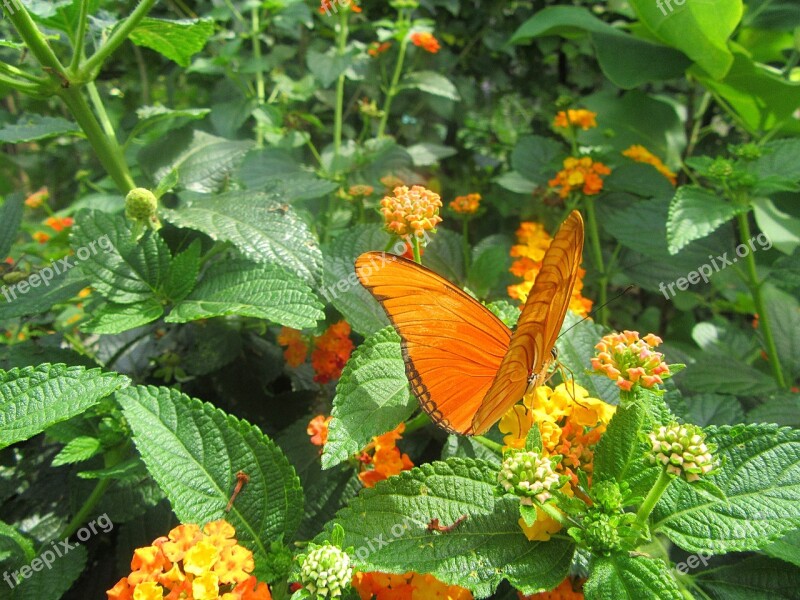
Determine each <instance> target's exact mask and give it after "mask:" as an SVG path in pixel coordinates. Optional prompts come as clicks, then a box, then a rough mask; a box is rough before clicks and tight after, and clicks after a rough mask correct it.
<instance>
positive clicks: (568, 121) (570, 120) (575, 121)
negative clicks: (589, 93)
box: [553, 108, 597, 131]
mask: <svg viewBox="0 0 800 600" xmlns="http://www.w3.org/2000/svg"><path fill="white" fill-rule="evenodd" d="M595 117H597V113H596V112H592V111H590V110H586V109H583V108H578V109H572V108H571V109H569V110H566V111H564V110H562V111H560V112H558V113H557V114H556V118H555V119H554V120H553V127H561V128H563V129H566V128H567V127H580V128H581V129H583V130H584V131H586V130H588V129H591V128H593V127H597V121H596V119H595Z"/></svg>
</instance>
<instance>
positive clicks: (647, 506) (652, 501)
mask: <svg viewBox="0 0 800 600" xmlns="http://www.w3.org/2000/svg"><path fill="white" fill-rule="evenodd" d="M670 483H672V477H670V475H669V474H668V473H667V469H666V468H662V469H661V473H660V474H659V475H658V479H656V482H655V483H654V484H653V487H652V488H651V489H650V491H649V492H648V493H647V497H646V498H645V499H644V502H642V505H641V506H640V507H639V512H637V513H636V523H637V524H638V525H639V526H640V527H644V526H645V524H646V523H647V519H648V517H649V516H650V513H651V512H653V509H654V508H655V506H656V503H658V501H659V500H660V499H661V496H663V495H664V492H666V491H667V488H668V487H669V484H670Z"/></svg>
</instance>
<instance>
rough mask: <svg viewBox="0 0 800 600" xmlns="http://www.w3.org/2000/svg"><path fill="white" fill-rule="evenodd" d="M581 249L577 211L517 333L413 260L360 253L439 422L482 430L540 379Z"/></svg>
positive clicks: (365, 275)
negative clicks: (387, 258)
mask: <svg viewBox="0 0 800 600" xmlns="http://www.w3.org/2000/svg"><path fill="white" fill-rule="evenodd" d="M582 248H583V219H582V218H581V216H580V213H579V212H577V211H573V212H572V213H571V214H570V216H569V217H568V218H567V220H566V221H565V222H564V224H563V225H562V226H561V229H560V230H559V232H558V233H557V234H556V236H555V238H554V239H553V242H552V243H551V246H550V248H549V249H548V250H547V252H546V253H545V256H544V258H543V260H542V268H541V270H540V271H539V274H538V275H537V278H536V280H535V282H534V286H533V288H532V289H531V291H530V294H529V296H528V300H527V301H526V303H525V306H524V307H523V310H522V313H521V314H520V318H519V321H518V323H517V328H516V330H515V331H514V332H513V333H512V332H511V330H510V329H509V328H508V327H506V325H505V324H503V322H502V321H501V320H500V319H499V318H497V317H496V316H495V315H494V314H493V313H492V312H491V311H490V310H489V309H487V308H486V307H484V306H483V305H482V304H480V303H479V302H478V301H476V300H475V299H473V298H472V297H470V296H469V295H467V294H466V293H464V292H463V291H462V290H461V289H459V288H458V287H456V286H455V285H453V284H452V283H450V282H449V281H447V280H446V279H444V278H443V277H441V276H440V275H438V274H436V273H434V272H433V271H431V270H429V269H427V268H425V267H422V266H420V265H418V264H416V263H415V262H413V261H410V260H406V259H404V258H401V257H397V256H395V257H391V258H390V259H389V260H386V257H385V256H383V257H382V258H381V253H379V252H367V253H365V254H362V255H361V256H359V257H358V259H357V260H356V274H357V275H358V277H359V280H360V281H361V283H362V284H363V285H364V287H366V288H367V289H368V290H369V291H370V292H371V293H372V294H373V296H375V298H376V299H377V300H378V302H380V304H381V306H382V307H383V309H384V311H385V312H386V314H387V316H388V317H389V320H390V321H391V323H392V325H393V326H394V327H395V329H396V330H397V332H398V334H399V335H400V338H401V347H402V351H403V361H404V363H405V368H406V375H407V376H408V379H409V382H410V384H411V390H412V392H413V393H414V395H415V396H416V397H417V398H418V400H419V402H420V406H421V407H422V409H423V410H424V411H425V412H427V413H428V415H429V416H430V417H431V419H432V420H433V421H434V422H436V423H437V424H438V425H439V426H440V427H442V428H443V429H445V430H447V431H449V432H452V433H459V434H464V435H477V434H480V433H483V432H484V431H486V430H487V429H489V427H491V426H492V425H493V424H494V423H495V422H497V421H498V420H499V419H500V417H502V416H503V414H504V413H505V412H506V411H508V409H510V408H511V407H512V406H513V405H514V404H515V403H516V402H518V401H519V400H520V399H521V398H522V397H523V395H524V394H526V393H527V392H529V391H531V390H533V389H535V387H536V386H538V385H541V384H542V382H543V381H544V380H545V378H546V377H547V374H548V370H549V366H550V363H551V361H552V360H553V358H554V356H553V354H552V349H553V347H554V344H555V340H556V338H557V336H558V333H559V331H560V329H561V324H562V323H563V321H564V316H565V315H566V311H567V307H568V306H569V300H570V298H571V296H572V287H573V286H574V283H575V279H576V277H577V272H578V266H579V265H580V262H581V251H582ZM376 259H378V260H377V261H376ZM376 262H377V265H378V266H377V267H376Z"/></svg>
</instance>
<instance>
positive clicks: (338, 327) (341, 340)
mask: <svg viewBox="0 0 800 600" xmlns="http://www.w3.org/2000/svg"><path fill="white" fill-rule="evenodd" d="M307 340H308V338H307V336H303V334H302V333H301V332H300V331H298V330H296V329H291V328H290V327H283V328H282V329H281V331H280V333H279V334H278V337H277V342H278V345H280V346H284V347H285V348H286V349H285V350H284V351H283V358H284V360H286V364H288V365H289V366H290V367H299V366H300V365H302V364H303V363H304V362H305V360H306V356H308V341H307ZM313 344H314V350H313V351H312V352H311V365H312V366H313V367H314V372H315V375H314V381H316V382H318V383H328V382H329V381H331V380H333V379H338V378H339V377H340V376H341V375H342V369H344V366H345V364H347V361H348V359H349V358H350V354H351V353H352V352H353V341H352V340H351V339H350V325H349V324H348V323H347V321H339V322H338V323H335V324H334V325H331V326H330V327H328V329H327V330H326V331H325V333H323V334H322V335H321V336H319V337H316V338H313Z"/></svg>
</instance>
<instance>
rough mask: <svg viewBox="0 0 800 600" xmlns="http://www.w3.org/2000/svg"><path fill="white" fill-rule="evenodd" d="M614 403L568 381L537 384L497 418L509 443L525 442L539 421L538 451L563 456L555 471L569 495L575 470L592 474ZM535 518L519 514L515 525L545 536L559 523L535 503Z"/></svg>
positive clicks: (534, 537) (539, 537)
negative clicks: (596, 448) (563, 478)
mask: <svg viewBox="0 0 800 600" xmlns="http://www.w3.org/2000/svg"><path fill="white" fill-rule="evenodd" d="M615 410H616V408H615V407H614V406H611V405H610V404H606V403H605V402H603V401H602V400H599V399H597V398H590V397H589V393H588V392H587V391H586V390H585V389H584V388H582V387H581V386H579V385H577V384H575V383H573V382H570V383H569V384H563V383H561V384H559V385H557V386H556V387H555V388H553V389H551V388H550V387H548V386H546V385H540V386H538V387H537V388H535V389H534V390H533V392H531V393H529V394H526V395H525V397H524V398H523V399H522V402H521V403H520V404H517V405H515V406H514V407H513V408H512V409H511V410H509V411H508V412H507V413H506V414H505V415H503V418H502V419H500V424H499V427H500V431H501V432H502V433H504V434H506V435H505V437H504V438H503V442H504V443H505V444H506V446H508V447H510V448H516V449H521V448H524V447H525V438H526V437H527V435H528V432H529V431H530V429H531V427H533V426H534V425H535V426H536V427H538V429H539V434H540V435H541V438H542V455H543V456H559V455H560V456H562V457H563V459H562V460H561V461H560V462H559V463H558V465H557V466H556V469H555V470H556V472H557V473H560V474H562V475H567V476H568V477H569V478H570V482H569V483H568V484H567V485H566V486H565V488H563V489H562V491H563V492H564V493H566V494H568V495H573V494H574V490H573V489H572V486H577V485H578V475H577V472H578V470H581V471H583V472H584V473H586V475H587V476H588V477H589V479H590V480H591V476H592V471H593V460H594V446H595V445H596V444H597V442H598V441H599V440H600V437H601V436H602V435H603V433H604V432H605V430H606V425H607V424H608V422H609V421H611V417H613V416H614V412H615ZM537 514H538V519H537V521H536V523H534V525H533V526H532V527H529V526H527V525H526V524H525V521H524V520H522V519H520V527H522V530H523V532H524V533H525V535H526V536H527V537H528V539H529V540H540V541H547V540H549V539H550V536H551V535H552V534H553V533H555V532H557V531H559V530H560V529H561V525H560V524H559V523H558V522H557V521H555V520H554V519H553V518H551V517H550V516H549V515H547V513H545V512H544V511H542V510H541V509H538V508H537Z"/></svg>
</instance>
